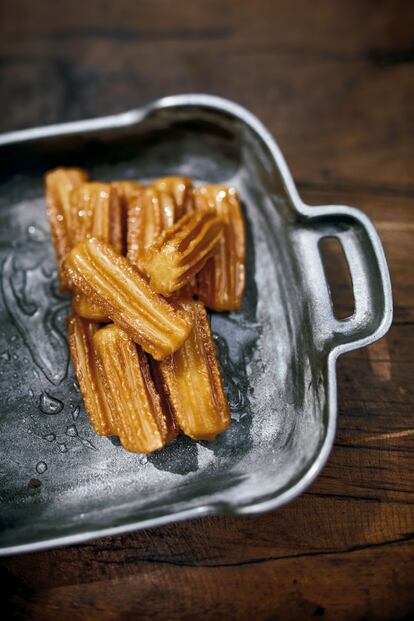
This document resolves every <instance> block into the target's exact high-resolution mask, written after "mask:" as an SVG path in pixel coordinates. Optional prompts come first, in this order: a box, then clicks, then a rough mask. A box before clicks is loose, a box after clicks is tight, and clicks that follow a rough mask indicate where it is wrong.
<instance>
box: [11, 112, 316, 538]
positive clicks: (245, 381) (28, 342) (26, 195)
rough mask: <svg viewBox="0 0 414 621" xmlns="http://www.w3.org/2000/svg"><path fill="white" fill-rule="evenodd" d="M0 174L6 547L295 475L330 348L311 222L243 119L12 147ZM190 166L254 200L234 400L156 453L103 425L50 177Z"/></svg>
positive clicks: (224, 360) (229, 331)
mask: <svg viewBox="0 0 414 621" xmlns="http://www.w3.org/2000/svg"><path fill="white" fill-rule="evenodd" d="M2 150H3V156H4V159H3V161H5V162H6V165H5V166H4V167H3V170H2V173H1V185H0V287H1V289H0V292H1V295H0V388H1V405H0V443H1V451H0V546H1V547H5V546H14V545H21V544H28V543H32V542H36V541H37V542H38V541H46V540H49V539H56V538H59V537H64V536H68V535H79V534H82V533H83V534H85V533H88V532H91V531H97V530H100V529H105V528H110V527H115V526H120V525H127V524H132V523H134V524H135V525H137V524H138V523H139V522H141V521H143V520H147V519H153V518H155V519H156V518H162V517H165V516H173V515H174V514H177V513H178V512H180V511H184V510H187V509H192V508H195V507H202V506H205V505H214V506H215V508H216V509H221V508H226V507H227V508H229V507H230V508H235V507H236V508H237V507H239V508H240V507H247V506H249V505H252V504H254V503H255V502H257V501H258V500H260V499H265V498H268V497H271V496H274V495H275V494H277V493H280V492H281V491H282V490H284V489H286V488H287V487H289V486H291V485H293V484H294V483H295V482H297V480H299V478H300V477H301V476H302V475H303V473H304V472H305V471H306V470H307V469H308V468H309V466H310V465H311V464H312V462H313V460H314V458H315V456H316V454H317V452H318V448H319V447H320V445H321V442H322V440H323V437H324V433H325V430H326V418H327V412H326V401H327V398H326V394H325V390H326V386H325V373H326V371H325V357H324V355H323V354H322V353H321V352H318V351H317V349H316V348H315V346H314V344H313V343H314V339H313V334H312V328H311V325H310V320H309V303H308V300H307V298H306V294H305V289H304V287H303V277H302V270H301V266H300V265H299V264H298V259H297V256H296V254H295V251H294V245H293V244H292V243H291V231H292V230H293V229H295V227H297V226H300V222H299V221H298V216H297V214H296V212H295V210H294V208H293V207H292V205H291V204H290V202H289V199H288V197H287V196H286V194H285V191H284V189H283V180H282V179H281V177H280V174H279V172H278V171H277V170H276V169H275V164H274V162H273V161H272V159H271V157H270V154H269V153H268V152H267V150H266V148H265V146H264V144H263V143H262V141H261V140H260V139H259V138H258V136H257V135H256V134H255V133H254V132H253V131H252V130H251V129H250V128H249V127H248V126H246V125H244V124H243V123H242V122H241V121H239V120H236V119H234V118H231V117H229V116H226V115H225V114H223V113H219V112H217V111H215V112H213V111H207V110H202V109H193V108H188V109H180V110H174V109H165V110H156V111H154V112H153V113H152V114H150V115H149V116H148V118H147V119H145V120H144V121H143V122H142V123H140V124H138V125H135V126H132V127H128V128H122V129H119V128H118V129H111V128H109V129H106V130H100V131H98V132H96V131H95V132H91V133H84V134H81V135H67V136H60V137H59V136H57V137H51V138H47V139H41V140H36V141H33V142H30V143H21V144H16V145H10V146H8V147H2ZM58 165H78V166H84V167H85V168H87V169H88V170H89V171H90V172H91V175H92V176H93V177H94V178H96V179H102V180H106V179H108V180H109V179H115V178H119V179H124V178H128V179H144V180H145V179H151V178H154V177H157V176H162V175H167V174H183V175H188V176H191V177H192V178H194V179H195V180H197V181H198V182H210V183H226V184H233V185H235V187H236V188H237V190H238V192H239V194H240V197H241V200H242V205H243V209H244V213H245V218H246V230H247V241H248V252H247V257H248V259H247V287H246V293H245V296H244V301H243V306H242V309H241V311H240V312H237V313H229V314H228V313H226V314H214V313H213V314H212V316H211V320H212V327H213V331H214V335H215V341H216V345H217V350H218V354H219V360H220V364H221V367H222V371H223V377H224V383H225V389H226V393H227V396H228V399H229V402H230V406H231V410H232V418H233V421H232V424H231V427H230V429H229V430H228V431H227V432H226V433H225V434H223V435H222V436H220V437H219V438H218V439H217V440H215V441H213V442H194V441H191V440H189V439H188V438H185V437H180V438H178V439H177V440H175V441H174V442H173V443H172V444H171V445H169V446H167V447H166V448H165V449H163V450H161V451H159V452H157V453H155V454H153V455H149V456H143V455H139V454H132V453H128V452H127V451H125V450H124V449H123V448H122V447H121V446H120V445H119V442H118V441H117V439H116V438H100V437H98V436H96V435H95V434H94V432H93V431H92V429H91V427H90V425H89V422H88V419H87V415H86V413H85V410H84V407H83V404H82V399H81V395H80V393H79V389H78V387H77V384H76V381H75V377H74V373H73V369H72V366H71V364H70V362H69V355H68V347H67V341H66V336H65V332H66V328H65V321H66V317H67V316H68V314H69V313H70V299H69V297H68V296H64V295H61V294H60V293H59V292H58V289H57V282H56V271H55V261H54V253H53V248H52V246H51V241H50V235H49V230H48V224H47V221H46V214H45V205H44V199H43V186H42V174H43V172H44V171H45V170H47V169H48V168H51V167H54V166H58Z"/></svg>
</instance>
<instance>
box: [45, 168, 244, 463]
mask: <svg viewBox="0 0 414 621" xmlns="http://www.w3.org/2000/svg"><path fill="white" fill-rule="evenodd" d="M45 186H46V202H47V210H48V217H49V223H50V228H51V232H52V239H53V243H54V247H55V252H56V260H57V270H58V278H59V285H60V288H61V290H62V291H71V292H72V308H73V313H72V316H71V317H70V318H69V320H68V334H69V345H70V351H71V356H72V362H73V365H74V368H75V372H76V377H77V380H78V383H79V387H80V390H81V393H82V396H83V401H84V404H85V408H86V410H87V412H88V414H89V418H90V422H91V424H92V426H93V428H94V430H95V432H96V433H97V434H98V435H103V436H107V435H116V436H119V439H120V441H121V443H122V445H123V446H124V447H125V448H126V449H127V450H129V451H136V452H140V453H151V452H152V451H156V450H158V449H161V448H162V447H163V446H165V445H166V444H167V443H168V442H170V441H171V440H173V439H174V438H175V437H176V436H177V435H178V434H180V433H184V434H186V435H188V436H190V437H191V438H193V439H195V440H212V439H214V438H215V437H216V436H217V435H218V434H220V433H222V432H223V431H225V430H226V429H227V427H228V426H229V424H230V411H229V406H228V403H227V400H226V397H225V394H224V391H223V383H222V379H221V375H220V369H219V365H218V362H217V358H216V350H215V346H214V343H213V340H212V336H211V329H210V324H209V319H208V315H207V310H206V309H210V310H214V311H231V310H237V309H239V308H240V304H241V299H242V295H243V290H244V286H245V265H244V264H245V235H244V225H243V218H242V214H241V209H240V204H239V200H238V197H237V193H236V191H235V190H234V188H228V187H225V186H213V185H204V186H201V187H194V186H193V183H192V181H191V180H190V179H187V178H185V177H164V178H161V179H156V180H155V181H153V182H151V183H149V184H146V185H144V184H141V183H138V182H134V181H113V182H111V183H100V182H96V181H91V180H90V179H89V176H88V173H87V172H86V171H84V170H81V169H78V168H57V169H55V170H52V171H50V172H48V173H47V174H46V175H45Z"/></svg>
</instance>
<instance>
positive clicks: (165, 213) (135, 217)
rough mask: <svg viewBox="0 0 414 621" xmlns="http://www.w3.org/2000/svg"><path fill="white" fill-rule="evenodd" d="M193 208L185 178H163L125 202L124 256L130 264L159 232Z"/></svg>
mask: <svg viewBox="0 0 414 621" xmlns="http://www.w3.org/2000/svg"><path fill="white" fill-rule="evenodd" d="M192 208H193V198H192V184H191V181H190V180H189V179H186V178H185V177H163V178H161V179H156V180H155V181H154V182H153V183H152V184H151V185H150V186H149V187H146V188H144V189H143V190H142V192H141V193H140V194H139V195H137V196H135V197H134V198H133V200H131V201H130V203H129V208H128V223H127V231H128V233H127V256H128V259H129V260H130V261H132V263H134V265H138V266H139V262H140V260H141V258H142V257H143V255H144V253H145V251H146V250H147V249H148V248H149V247H150V246H151V245H152V244H153V243H154V242H155V241H156V239H157V238H158V237H159V236H160V234H161V233H162V232H163V231H165V230H167V229H170V228H171V227H172V226H173V224H175V222H176V221H177V220H178V219H179V218H181V216H183V215H184V214H185V213H187V212H189V211H191V210H192Z"/></svg>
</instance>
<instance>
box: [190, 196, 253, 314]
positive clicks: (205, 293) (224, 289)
mask: <svg viewBox="0 0 414 621" xmlns="http://www.w3.org/2000/svg"><path fill="white" fill-rule="evenodd" d="M194 200H195V206H196V209H198V210H205V209H211V210H213V212H214V213H216V214H217V215H219V216H222V217H223V218H224V221H225V226H224V233H223V236H222V237H221V239H220V241H219V243H218V246H217V248H216V252H215V253H214V255H213V256H212V257H211V258H210V259H209V260H208V261H207V263H206V265H205V266H204V267H203V269H202V270H201V271H200V273H199V274H198V276H197V283H198V295H199V298H200V300H201V301H202V302H204V304H205V305H206V306H207V307H208V308H211V309H212V310H217V311H230V310H238V309H239V308H240V304H241V300H242V296H243V291H244V287H245V283H246V274H245V256H246V242H245V235H244V224H243V217H242V214H241V209H240V203H239V200H238V197H237V193H236V190H235V189H234V188H226V187H225V186H216V185H210V186H208V185H207V186H203V187H201V188H197V190H195V191H194Z"/></svg>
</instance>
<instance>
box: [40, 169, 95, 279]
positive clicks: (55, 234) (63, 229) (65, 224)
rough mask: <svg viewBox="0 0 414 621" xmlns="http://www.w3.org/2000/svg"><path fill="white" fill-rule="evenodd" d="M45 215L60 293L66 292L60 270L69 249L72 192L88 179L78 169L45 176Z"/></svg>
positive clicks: (52, 171)
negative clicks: (52, 246) (48, 226)
mask: <svg viewBox="0 0 414 621" xmlns="http://www.w3.org/2000/svg"><path fill="white" fill-rule="evenodd" d="M44 179H45V186H46V204H47V215H48V218H49V224H50V230H51V233H52V239H53V244H54V247H55V253H56V263H57V270H58V277H59V286H60V289H61V291H68V289H69V283H68V281H67V279H66V276H65V274H64V271H63V269H62V264H63V261H64V260H65V258H66V256H67V254H68V252H69V251H70V249H71V236H70V229H71V206H70V197H71V193H72V190H73V189H74V188H76V187H77V186H79V185H80V184H81V183H84V182H85V181H87V179H88V174H87V173H86V172H85V171H84V170H81V169H80V168H56V169H55V170H51V171H49V172H48V173H46V175H45V178H44Z"/></svg>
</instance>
